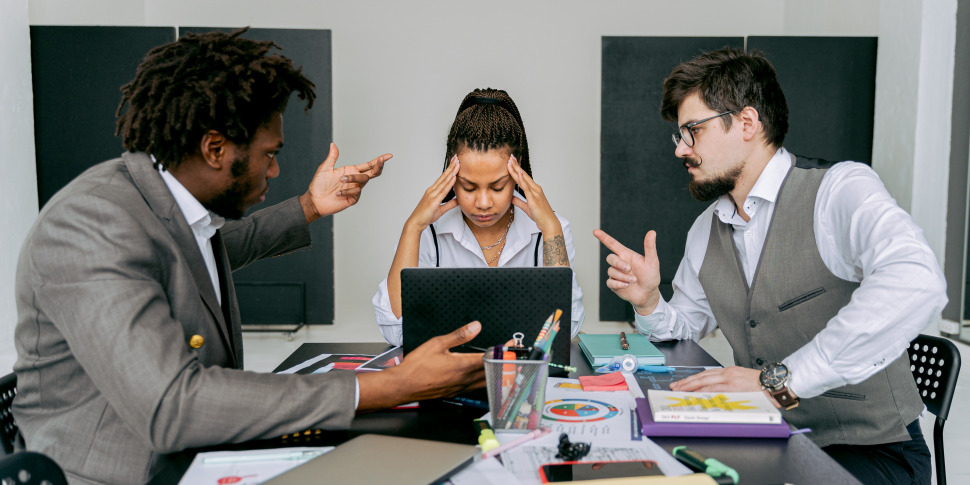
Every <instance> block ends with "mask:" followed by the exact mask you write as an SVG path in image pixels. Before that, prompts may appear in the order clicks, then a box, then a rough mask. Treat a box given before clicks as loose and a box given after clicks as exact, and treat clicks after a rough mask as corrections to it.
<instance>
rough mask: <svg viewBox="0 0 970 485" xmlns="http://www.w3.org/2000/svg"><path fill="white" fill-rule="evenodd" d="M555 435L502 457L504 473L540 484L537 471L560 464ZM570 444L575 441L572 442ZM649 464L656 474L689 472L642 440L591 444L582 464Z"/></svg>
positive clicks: (520, 479)
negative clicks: (587, 462) (645, 461)
mask: <svg viewBox="0 0 970 485" xmlns="http://www.w3.org/2000/svg"><path fill="white" fill-rule="evenodd" d="M550 437H551V441H547V440H549V439H550ZM558 440H559V438H558V435H556V436H552V435H549V436H545V437H543V438H542V439H540V440H535V441H533V442H531V443H527V444H524V445H522V446H518V447H516V448H513V449H511V450H509V451H506V452H505V453H502V463H503V464H504V466H505V469H506V470H507V471H509V472H511V473H513V474H515V476H516V477H518V478H519V481H520V482H521V483H522V484H524V485H532V484H537V483H541V480H540V479H539V467H540V466H542V465H544V464H546V463H554V462H558V461H562V460H560V459H558V458H556V453H557V448H556V444H557V443H558ZM570 440H571V441H576V440H573V439H572V436H571V435H570ZM626 460H653V461H655V462H657V465H658V466H659V467H660V470H661V471H662V472H663V473H664V475H667V476H680V475H687V474H690V473H693V472H691V471H690V470H689V469H688V468H687V467H686V466H684V465H682V464H681V463H680V462H679V461H677V459H676V458H674V457H673V456H671V455H670V453H667V452H666V451H665V450H664V449H663V448H661V447H660V446H659V445H657V444H656V443H654V442H653V441H650V440H649V439H647V438H644V439H643V440H642V441H628V442H625V443H622V442H617V441H612V440H596V441H592V445H591V446H590V450H589V454H588V455H586V456H585V457H583V461H626Z"/></svg>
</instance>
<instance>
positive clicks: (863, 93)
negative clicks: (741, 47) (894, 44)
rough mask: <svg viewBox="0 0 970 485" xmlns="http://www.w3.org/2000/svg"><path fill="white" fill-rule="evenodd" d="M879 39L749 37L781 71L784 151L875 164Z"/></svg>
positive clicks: (749, 46) (749, 40)
mask: <svg viewBox="0 0 970 485" xmlns="http://www.w3.org/2000/svg"><path fill="white" fill-rule="evenodd" d="M876 48H877V42H876V38H875V37H748V51H749V52H750V51H752V50H759V51H761V52H763V53H764V54H765V57H767V58H768V60H769V61H771V63H772V65H774V66H775V70H776V71H777V72H778V80H779V82H781V87H782V89H783V90H784V91H785V98H786V99H787V100H788V111H789V117H788V118H789V128H788V136H787V137H786V138H785V148H787V149H789V150H790V151H791V152H792V153H795V154H796V155H802V156H806V157H812V158H824V159H826V160H855V161H857V162H862V163H865V164H871V163H872V130H873V113H874V110H875V100H876Z"/></svg>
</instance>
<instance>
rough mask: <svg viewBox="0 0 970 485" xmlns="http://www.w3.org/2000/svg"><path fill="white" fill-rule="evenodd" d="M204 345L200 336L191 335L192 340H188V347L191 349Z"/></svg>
mask: <svg viewBox="0 0 970 485" xmlns="http://www.w3.org/2000/svg"><path fill="white" fill-rule="evenodd" d="M204 343H205V339H204V338H202V336H201V335H193V336H192V338H190V339H189V347H192V348H193V349H197V348H199V347H202V344H204Z"/></svg>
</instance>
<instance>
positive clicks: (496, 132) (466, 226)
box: [372, 89, 585, 345]
mask: <svg viewBox="0 0 970 485" xmlns="http://www.w3.org/2000/svg"><path fill="white" fill-rule="evenodd" d="M456 208H457V209H458V210H455V209H456ZM575 253H576V250H575V248H574V247H573V241H572V231H571V230H570V227H569V222H568V221H566V220H565V219H563V218H562V217H559V216H558V215H557V214H556V213H555V212H553V210H552V207H551V206H550V205H549V201H548V200H547V199H546V196H545V194H544V193H543V191H542V187H540V186H539V184H537V183H536V182H535V181H534V180H533V179H532V168H531V164H530V161H529V144H528V141H527V140H526V136H525V128H524V125H523V123H522V117H521V116H520V115H519V110H518V108H516V106H515V102H514V101H512V98H511V97H510V96H509V95H508V93H506V92H505V91H502V90H498V89H476V90H474V91H472V92H471V93H469V94H468V95H467V96H465V99H464V100H463V101H462V102H461V105H460V106H459V107H458V114H457V116H456V117H455V121H454V123H452V125H451V131H450V133H449V134H448V141H447V145H446V148H445V158H444V169H443V171H442V173H441V176H440V177H438V179H437V180H435V182H434V184H432V185H431V187H429V188H428V189H427V190H426V191H425V193H424V196H423V197H422V198H421V200H420V202H418V205H417V207H416V208H415V209H414V212H412V213H411V217H409V218H408V220H407V222H405V223H404V229H403V230H402V232H401V239H400V241H399V242H398V246H397V252H396V253H395V254H394V261H393V262H392V263H391V269H390V271H389V272H388V274H387V279H386V280H384V281H383V282H381V284H380V286H379V288H378V291H377V294H375V295H374V298H373V300H372V303H373V304H374V312H375V314H376V316H377V326H378V329H380V331H381V334H383V335H384V339H385V340H387V342H388V343H390V344H393V345H401V343H402V336H401V270H402V269H403V268H413V267H452V268H454V267H463V268H478V267H481V268H485V267H523V266H567V267H568V266H570V263H571V261H572V260H573V258H574V257H575ZM572 297H573V302H572V308H571V315H572V336H575V335H576V334H577V333H579V329H580V327H581V326H582V324H583V317H584V315H585V309H584V307H583V291H582V290H581V289H580V288H579V284H578V283H577V281H576V275H575V273H574V274H573V292H572Z"/></svg>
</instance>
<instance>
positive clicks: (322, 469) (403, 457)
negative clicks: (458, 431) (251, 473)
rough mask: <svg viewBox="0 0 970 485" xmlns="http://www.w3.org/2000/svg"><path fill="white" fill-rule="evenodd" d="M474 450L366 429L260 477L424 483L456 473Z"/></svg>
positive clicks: (283, 484) (275, 481)
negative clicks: (305, 459) (273, 474)
mask: <svg viewBox="0 0 970 485" xmlns="http://www.w3.org/2000/svg"><path fill="white" fill-rule="evenodd" d="M479 453H481V450H480V449H478V447H477V446H473V445H462V444H457V443H445V442H443V441H429V440H419V439H414V438H402V437H399V436H385V435H379V434H365V435H360V436H358V437H356V438H354V439H351V440H350V441H348V442H346V443H344V444H342V445H340V446H338V447H336V448H334V449H333V451H331V452H329V453H326V454H324V455H320V456H318V457H316V458H314V459H312V460H310V461H308V462H306V463H304V464H302V465H300V466H298V467H296V468H293V469H291V470H289V471H287V472H285V473H283V474H280V475H277V476H276V477H274V478H272V479H270V480H268V481H266V482H263V483H265V484H271V485H304V484H307V483H340V484H350V485H352V484H358V483H359V484H368V485H370V484H387V485H408V484H415V485H426V484H428V483H440V482H442V481H443V480H445V479H446V478H448V477H450V476H451V475H453V474H455V473H458V471H460V470H461V469H462V468H464V467H465V466H466V465H468V464H470V463H471V462H472V461H473V459H474V457H475V455H477V454H479Z"/></svg>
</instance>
